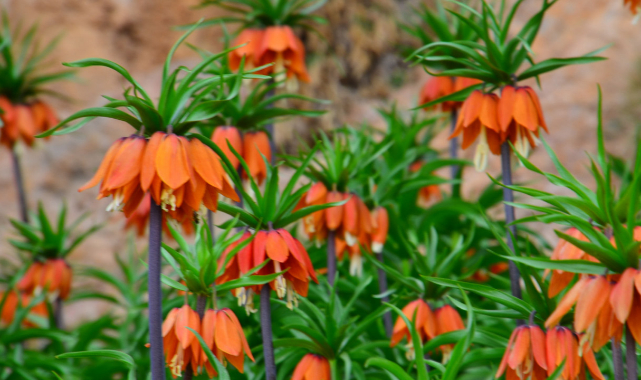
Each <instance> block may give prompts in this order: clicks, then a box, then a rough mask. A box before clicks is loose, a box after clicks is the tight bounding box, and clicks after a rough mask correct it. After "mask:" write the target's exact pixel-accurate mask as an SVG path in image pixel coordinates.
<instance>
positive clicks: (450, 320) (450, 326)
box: [434, 305, 465, 363]
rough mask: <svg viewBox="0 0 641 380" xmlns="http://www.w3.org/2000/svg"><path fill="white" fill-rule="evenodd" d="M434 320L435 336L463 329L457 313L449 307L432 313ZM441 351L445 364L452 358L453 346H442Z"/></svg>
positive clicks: (463, 326) (440, 308)
mask: <svg viewBox="0 0 641 380" xmlns="http://www.w3.org/2000/svg"><path fill="white" fill-rule="evenodd" d="M434 319H435V320H436V335H441V334H445V333H448V332H452V331H458V330H463V329H465V325H464V324H463V320H462V319H461V316H460V315H459V313H458V312H457V311H456V309H454V308H453V307H452V306H450V305H444V306H441V307H439V308H438V309H436V310H435V311H434ZM439 348H440V349H441V351H443V363H447V362H448V361H449V359H450V357H451V356H452V350H454V344H444V345H442V346H441V347H439Z"/></svg>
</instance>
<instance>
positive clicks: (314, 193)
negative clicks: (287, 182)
mask: <svg viewBox="0 0 641 380" xmlns="http://www.w3.org/2000/svg"><path fill="white" fill-rule="evenodd" d="M326 202H327V187H325V185H324V184H323V183H322V182H316V183H315V184H313V185H312V186H311V187H310V188H309V190H308V191H307V193H305V195H303V196H302V197H301V199H300V201H299V202H298V205H296V209H297V210H298V209H301V208H304V207H309V206H317V205H321V204H324V203H326ZM302 221H303V229H304V230H305V233H306V234H307V236H308V237H309V238H310V239H314V238H316V241H317V242H320V241H321V240H324V239H325V238H326V237H327V229H326V227H325V210H320V211H316V212H313V213H311V214H309V215H307V216H306V217H304V218H303V219H302Z"/></svg>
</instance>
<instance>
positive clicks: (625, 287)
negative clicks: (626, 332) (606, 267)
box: [610, 268, 641, 344]
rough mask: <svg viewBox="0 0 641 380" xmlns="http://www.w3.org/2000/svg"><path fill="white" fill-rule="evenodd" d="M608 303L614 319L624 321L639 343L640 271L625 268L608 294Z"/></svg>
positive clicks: (640, 308) (640, 339)
mask: <svg viewBox="0 0 641 380" xmlns="http://www.w3.org/2000/svg"><path fill="white" fill-rule="evenodd" d="M610 305H612V309H613V311H614V315H615V316H616V319H617V321H618V322H620V323H625V324H626V326H627V328H628V329H630V332H631V333H632V335H633V336H634V340H635V341H636V342H637V343H640V344H641V271H639V270H638V269H634V268H628V269H626V270H625V271H624V272H623V274H622V275H621V278H620V279H619V281H618V282H617V284H616V285H614V287H613V288H612V292H611V294H610Z"/></svg>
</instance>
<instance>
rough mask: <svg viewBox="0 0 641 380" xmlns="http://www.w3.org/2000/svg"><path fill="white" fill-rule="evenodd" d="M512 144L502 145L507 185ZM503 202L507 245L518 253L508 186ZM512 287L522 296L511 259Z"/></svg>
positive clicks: (514, 294) (510, 190)
mask: <svg viewBox="0 0 641 380" xmlns="http://www.w3.org/2000/svg"><path fill="white" fill-rule="evenodd" d="M510 154H511V152H510V145H509V144H508V142H507V141H506V142H504V143H503V144H502V145H501V169H502V172H503V184H504V185H506V186H511V185H512V166H511V164H510ZM503 202H504V204H505V224H506V226H507V245H508V247H509V248H510V249H511V250H512V252H513V253H514V254H516V244H515V242H514V241H513V239H512V238H514V239H516V226H515V225H514V224H512V223H513V222H514V220H515V217H514V207H513V206H512V205H509V204H507V202H514V192H513V191H512V189H508V188H507V187H504V188H503ZM509 266H510V288H511V290H512V295H513V296H514V297H517V298H519V299H520V298H521V284H520V278H521V275H520V274H519V269H518V268H517V267H516V264H514V262H513V261H511V260H510V262H509ZM517 324H523V321H520V320H519V321H517Z"/></svg>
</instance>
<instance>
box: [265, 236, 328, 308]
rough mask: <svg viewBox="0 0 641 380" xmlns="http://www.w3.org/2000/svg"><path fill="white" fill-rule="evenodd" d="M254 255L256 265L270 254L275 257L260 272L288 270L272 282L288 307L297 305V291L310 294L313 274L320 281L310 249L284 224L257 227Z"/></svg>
mask: <svg viewBox="0 0 641 380" xmlns="http://www.w3.org/2000/svg"><path fill="white" fill-rule="evenodd" d="M253 256H254V264H255V265H258V264H260V263H262V262H264V261H265V260H266V259H267V258H270V259H271V260H272V262H271V263H269V264H267V265H266V266H264V267H263V268H261V269H260V270H259V271H258V274H261V275H268V274H273V273H279V272H281V271H284V270H287V271H286V272H285V273H284V274H282V275H280V276H278V277H277V278H276V279H275V280H274V281H272V282H270V284H269V285H270V286H271V288H272V289H273V290H275V291H276V294H277V295H278V298H284V297H286V300H287V307H288V308H290V309H293V308H294V307H295V306H297V305H298V298H297V295H301V296H303V297H307V290H308V287H309V280H310V278H311V279H312V280H314V282H317V283H318V279H317V278H316V272H315V271H314V267H313V266H312V261H311V260H310V259H309V255H308V254H307V250H306V249H305V247H304V246H303V244H301V242H300V241H298V240H297V239H295V238H294V237H293V236H292V235H291V234H290V233H289V232H288V231H287V230H285V229H283V228H279V229H277V230H271V231H258V233H256V236H255V237H254V241H253Z"/></svg>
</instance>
